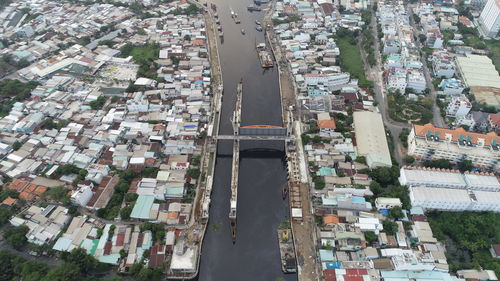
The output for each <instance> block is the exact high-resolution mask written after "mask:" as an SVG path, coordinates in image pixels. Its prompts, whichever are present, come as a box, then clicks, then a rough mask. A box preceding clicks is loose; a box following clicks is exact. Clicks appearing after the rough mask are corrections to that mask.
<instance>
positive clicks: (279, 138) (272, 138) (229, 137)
mask: <svg viewBox="0 0 500 281" xmlns="http://www.w3.org/2000/svg"><path fill="white" fill-rule="evenodd" d="M214 138H216V139H218V140H267V141H289V140H293V139H294V136H243V135H238V136H235V135H218V136H214Z"/></svg>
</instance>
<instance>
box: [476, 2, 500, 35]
mask: <svg viewBox="0 0 500 281" xmlns="http://www.w3.org/2000/svg"><path fill="white" fill-rule="evenodd" d="M479 26H480V29H481V30H482V31H483V33H484V35H486V36H488V37H492V38H495V37H496V36H497V33H498V31H499V30H500V0H488V2H486V5H485V6H484V9H483V11H482V12H481V15H480V16H479Z"/></svg>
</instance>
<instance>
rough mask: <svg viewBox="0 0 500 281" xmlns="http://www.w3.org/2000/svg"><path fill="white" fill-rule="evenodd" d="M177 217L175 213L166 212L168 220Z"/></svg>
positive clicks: (177, 214)
mask: <svg viewBox="0 0 500 281" xmlns="http://www.w3.org/2000/svg"><path fill="white" fill-rule="evenodd" d="M178 216H179V213H177V212H168V214H167V218H169V219H175V218H177V217H178Z"/></svg>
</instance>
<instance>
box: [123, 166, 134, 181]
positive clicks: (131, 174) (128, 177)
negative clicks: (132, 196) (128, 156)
mask: <svg viewBox="0 0 500 281" xmlns="http://www.w3.org/2000/svg"><path fill="white" fill-rule="evenodd" d="M135 177H137V173H136V172H135V171H134V170H132V169H126V170H125V171H124V172H123V173H122V175H121V178H122V179H124V180H126V181H127V182H129V183H130V182H132V180H133V179H134V178H135Z"/></svg>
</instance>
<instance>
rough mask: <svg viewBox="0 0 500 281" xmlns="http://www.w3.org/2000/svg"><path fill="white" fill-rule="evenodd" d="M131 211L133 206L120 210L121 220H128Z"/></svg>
mask: <svg viewBox="0 0 500 281" xmlns="http://www.w3.org/2000/svg"><path fill="white" fill-rule="evenodd" d="M132 209H134V204H132V205H129V206H126V207H124V208H123V209H121V210H120V217H121V218H122V219H123V220H128V219H130V214H131V213H132Z"/></svg>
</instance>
